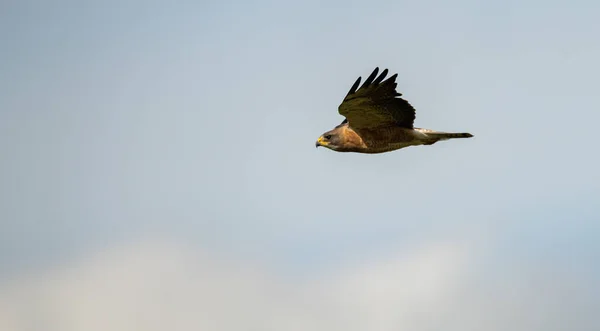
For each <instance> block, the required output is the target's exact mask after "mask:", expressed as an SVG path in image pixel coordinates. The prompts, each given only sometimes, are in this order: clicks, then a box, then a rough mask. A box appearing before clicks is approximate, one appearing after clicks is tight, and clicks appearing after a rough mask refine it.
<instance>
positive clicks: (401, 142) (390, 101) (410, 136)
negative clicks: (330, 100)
mask: <svg viewBox="0 0 600 331" xmlns="http://www.w3.org/2000/svg"><path fill="white" fill-rule="evenodd" d="M378 72H379V68H375V70H373V72H372V73H371V75H369V77H368V78H367V79H366V80H365V82H364V83H363V84H362V86H360V88H358V85H359V84H360V80H361V77H358V79H357V80H356V82H355V83H354V85H352V88H350V91H349V92H348V94H347V95H346V97H345V98H344V100H343V101H342V103H341V104H340V106H339V107H338V112H339V113H340V115H342V116H344V117H346V119H345V120H344V121H343V122H342V123H341V124H340V125H338V126H336V127H335V128H334V129H332V130H330V131H327V132H325V133H323V134H322V135H321V136H320V137H319V139H318V140H317V143H316V146H317V147H319V146H323V147H326V148H329V149H331V150H334V151H336V152H354V153H370V154H373V153H384V152H390V151H394V150H397V149H400V148H404V147H408V146H416V145H432V144H435V143H436V142H438V141H440V140H447V139H453V138H470V137H473V135H472V134H470V133H448V132H440V131H434V130H428V129H421V128H415V127H413V123H414V120H415V109H414V108H413V107H412V106H411V105H410V104H409V103H408V101H406V100H404V99H402V98H400V96H401V95H402V94H401V93H398V92H397V91H396V86H397V83H396V77H397V76H398V74H394V75H393V76H391V77H389V78H388V79H386V80H385V81H384V80H383V79H384V78H385V76H386V75H387V73H388V70H387V69H385V70H384V71H382V72H381V74H380V75H379V76H377V74H378Z"/></svg>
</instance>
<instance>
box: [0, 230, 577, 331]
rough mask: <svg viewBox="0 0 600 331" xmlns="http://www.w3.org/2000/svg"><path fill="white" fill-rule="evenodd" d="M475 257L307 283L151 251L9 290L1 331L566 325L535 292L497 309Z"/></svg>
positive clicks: (358, 270) (453, 256)
mask: <svg viewBox="0 0 600 331" xmlns="http://www.w3.org/2000/svg"><path fill="white" fill-rule="evenodd" d="M468 252H469V250H467V248H466V247H464V246H462V245H457V244H454V243H446V244H440V243H437V244H432V245H429V246H424V247H421V248H419V249H414V250H412V251H408V252H403V253H400V254H396V255H392V256H384V257H381V258H379V260H378V261H375V260H369V261H370V263H368V264H361V265H355V266H351V267H347V268H344V269H340V270H338V271H337V272H336V273H334V274H329V275H327V276H322V277H320V278H318V279H316V280H311V281H309V282H307V283H301V282H298V281H292V280H289V279H285V278H283V277H275V276H274V275H273V274H271V273H269V272H267V271H266V270H267V269H266V268H258V267H257V264H254V263H243V262H242V261H235V260H230V259H227V258H226V257H224V256H215V255H210V254H202V253H201V252H197V251H195V250H194V249H191V248H188V247H184V246H182V245H179V244H173V243H165V242H160V241H149V242H143V243H138V244H135V245H132V246H128V247H117V248H115V249H113V250H112V251H106V252H102V253H101V254H98V255H96V256H93V257H89V258H88V259H87V260H85V261H80V263H77V264H75V265H73V266H71V267H68V268H62V269H59V270H55V271H53V272H46V273H42V274H38V275H30V277H28V278H21V279H19V280H18V281H17V282H13V283H10V284H4V285H3V286H1V287H0V293H2V296H0V329H2V330H9V331H12V330H14V331H21V330H23V331H25V330H44V331H52V330H57V331H58V330H60V331H70V330H73V331H75V330H77V331H79V330H86V331H94V330H111V331H117V330H128V331H130V330H145V331H152V330H215V331H221V330H223V331H229V330H232V331H233V330H236V331H237V330H315V331H319V330H350V331H352V330H382V331H385V330H417V331H421V330H441V329H443V330H461V331H462V330H481V329H482V327H484V329H486V330H499V331H500V330H506V329H507V328H509V329H511V330H535V329H536V327H539V326H548V325H550V326H552V325H556V323H554V324H553V322H555V321H556V320H557V319H558V320H561V317H560V316H559V315H558V314H557V315H556V316H544V315H543V314H542V313H543V312H545V311H547V310H544V309H542V310H540V307H542V308H543V306H538V307H536V306H535V305H531V303H533V302H535V296H534V295H533V294H535V293H532V292H531V291H529V290H528V289H527V288H519V289H518V291H516V292H512V293H511V294H510V295H504V296H496V297H494V300H488V301H486V300H485V299H486V298H491V297H490V296H489V294H490V293H493V292H494V290H497V289H494V288H493V286H492V287H490V286H487V287H486V286H484V287H483V288H481V287H477V286H470V285H469V280H470V276H469V272H468V270H470V268H469V265H472V264H473V262H474V261H473V259H472V257H471V255H470V254H469V253H468ZM486 290H487V291H488V292H485V291H486ZM475 291H477V293H474V292H475ZM496 294H497V293H496ZM482 299H483V300H482ZM532 300H533V301H532ZM565 306H566V305H565ZM558 307H562V306H561V305H560V304H559V305H558ZM556 308H557V306H556V305H554V307H553V308H552V311H555V312H556ZM562 308H568V307H562ZM540 319H541V321H540ZM545 330H548V328H546V329H545ZM579 330H581V328H580V329H579Z"/></svg>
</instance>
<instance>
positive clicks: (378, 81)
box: [373, 68, 388, 85]
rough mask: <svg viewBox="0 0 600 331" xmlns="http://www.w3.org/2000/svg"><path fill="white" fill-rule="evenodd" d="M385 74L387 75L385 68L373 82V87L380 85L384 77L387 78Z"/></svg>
mask: <svg viewBox="0 0 600 331" xmlns="http://www.w3.org/2000/svg"><path fill="white" fill-rule="evenodd" d="M387 74H388V70H387V68H386V69H385V70H383V71H382V72H381V74H380V75H379V77H377V79H375V80H374V81H373V85H377V84H379V83H381V81H382V80H383V79H384V78H385V76H387Z"/></svg>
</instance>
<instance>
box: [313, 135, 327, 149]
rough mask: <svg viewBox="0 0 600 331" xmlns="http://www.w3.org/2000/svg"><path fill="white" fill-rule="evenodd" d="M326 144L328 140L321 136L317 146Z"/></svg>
mask: <svg viewBox="0 0 600 331" xmlns="http://www.w3.org/2000/svg"><path fill="white" fill-rule="evenodd" d="M325 145H327V142H326V141H325V139H324V138H323V136H320V137H319V139H317V143H316V144H315V147H319V146H325Z"/></svg>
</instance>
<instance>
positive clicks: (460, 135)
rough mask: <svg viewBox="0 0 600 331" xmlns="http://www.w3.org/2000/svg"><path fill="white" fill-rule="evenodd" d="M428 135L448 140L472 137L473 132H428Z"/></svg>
mask: <svg viewBox="0 0 600 331" xmlns="http://www.w3.org/2000/svg"><path fill="white" fill-rule="evenodd" d="M427 135H428V136H429V137H432V138H437V139H438V140H447V139H454V138H471V137H473V135H472V134H470V133H467V132H461V133H451V132H427Z"/></svg>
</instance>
